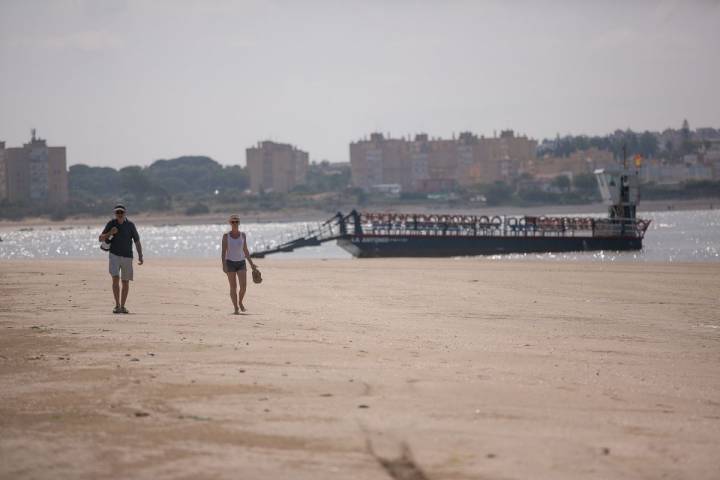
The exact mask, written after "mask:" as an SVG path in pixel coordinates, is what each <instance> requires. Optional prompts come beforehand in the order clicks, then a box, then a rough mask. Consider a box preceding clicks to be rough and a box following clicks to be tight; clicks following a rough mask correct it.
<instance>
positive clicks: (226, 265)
mask: <svg viewBox="0 0 720 480" xmlns="http://www.w3.org/2000/svg"><path fill="white" fill-rule="evenodd" d="M229 223H230V232H228V233H225V234H223V237H222V248H221V249H220V250H221V257H222V267H223V272H225V273H226V274H227V277H228V282H229V283H230V299H231V300H232V304H233V307H235V315H238V314H239V313H240V310H242V311H243V312H244V311H245V305H243V298H245V290H246V289H247V267H246V266H245V262H246V261H247V262H248V263H250V267H252V269H253V270H255V269H256V268H257V267H255V264H254V263H253V261H252V259H251V258H250V252H249V251H248V248H247V242H246V240H245V233H243V232H241V231H240V229H239V227H240V216H239V215H230V220H229ZM238 284H239V285H240V288H239V289H238Z"/></svg>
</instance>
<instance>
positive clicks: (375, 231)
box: [348, 213, 649, 238]
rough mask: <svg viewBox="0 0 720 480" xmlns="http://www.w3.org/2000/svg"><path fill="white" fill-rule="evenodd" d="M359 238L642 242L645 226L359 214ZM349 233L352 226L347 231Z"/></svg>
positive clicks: (575, 219)
mask: <svg viewBox="0 0 720 480" xmlns="http://www.w3.org/2000/svg"><path fill="white" fill-rule="evenodd" d="M359 220H360V227H361V231H362V233H363V235H373V236H381V235H390V236H393V235H403V236H414V235H419V236H443V237H457V236H530V237H535V236H572V237H575V236H583V237H597V236H632V237H640V238H642V237H643V236H644V234H645V230H646V229H647V227H648V225H649V222H648V221H645V220H641V219H634V218H612V219H610V218H593V217H580V216H567V217H554V216H522V217H517V216H506V215H503V216H497V215H496V216H492V217H489V216H468V215H421V214H382V213H363V214H361V215H360V216H359ZM348 228H349V229H352V228H353V227H352V225H351V226H349V227H348Z"/></svg>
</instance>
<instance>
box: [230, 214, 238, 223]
mask: <svg viewBox="0 0 720 480" xmlns="http://www.w3.org/2000/svg"><path fill="white" fill-rule="evenodd" d="M228 220H229V221H231V222H232V221H236V222H239V221H240V215H238V214H237V213H233V214H232V215H230V218H229V219H228Z"/></svg>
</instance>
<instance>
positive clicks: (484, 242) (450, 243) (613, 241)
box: [337, 235, 642, 258]
mask: <svg viewBox="0 0 720 480" xmlns="http://www.w3.org/2000/svg"><path fill="white" fill-rule="evenodd" d="M337 242H338V245H339V246H340V247H341V248H343V249H344V250H346V251H347V252H349V253H351V254H352V255H353V256H355V257H358V258H373V257H459V256H474V255H502V254H508V253H558V252H583V251H599V250H640V249H642V238H638V237H557V236H545V237H542V236H533V237H522V236H507V237H504V236H478V237H447V236H442V237H441V236H437V237H433V236H427V237H422V236H401V235H397V236H395V235H392V236H381V235H378V236H374V235H373V236H368V235H363V236H348V237H346V238H341V239H338V241H337Z"/></svg>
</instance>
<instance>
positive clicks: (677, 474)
mask: <svg viewBox="0 0 720 480" xmlns="http://www.w3.org/2000/svg"><path fill="white" fill-rule="evenodd" d="M261 266H262V269H263V274H264V277H265V282H264V283H263V284H262V285H259V286H256V285H251V286H250V288H249V293H248V298H247V301H246V303H247V306H248V314H247V315H242V316H234V315H230V312H231V307H230V301H229V299H228V298H227V292H226V283H227V282H226V280H225V277H224V274H223V273H222V272H221V271H220V269H219V260H218V261H187V262H185V261H179V260H172V261H170V260H155V259H149V260H148V263H147V264H146V265H144V266H136V281H135V282H134V283H133V284H132V288H133V290H132V291H131V293H130V300H129V302H128V308H129V309H130V310H131V312H132V313H131V314H130V315H113V314H112V313H110V311H111V309H112V299H111V293H110V289H109V286H110V284H109V276H108V275H107V273H106V265H105V263H104V262H98V261H90V260H88V261H70V260H67V261H63V260H56V261H2V262H0V331H1V332H2V333H1V335H0V432H1V435H0V478H3V479H4V478H12V479H22V478H34V479H44V478H48V479H49V478H52V479H57V478H73V479H76V478H79V479H85V478H87V479H101V478H133V479H144V478H147V479H164V478H168V479H170V478H173V479H176V478H187V479H199V478H208V479H210V478H212V479H225V478H227V479H237V478H243V479H260V478H262V479H276V478H277V479H285V478H293V479H338V478H360V479H389V478H402V479H414V480H417V479H420V478H430V479H528V478H533V479H543V478H547V479H578V478H592V479H609V478H647V479H655V478H692V479H715V478H719V477H720V458H719V457H718V456H717V451H718V445H720V368H719V367H720V314H719V313H718V312H720V308H719V307H720V300H719V299H720V265H710V264H706V265H702V264H693V265H679V264H670V265H668V264H655V265H654V264H599V263H592V264H584V263H552V262H542V263H541V262H530V263H523V262H502V261H493V260H488V259H463V260H421V259H414V260H353V261H342V260H340V261H319V260H312V261H310V260H303V261H300V260H296V261H290V260H283V261H279V260H275V261H273V260H266V261H263V262H261ZM404 445H405V446H407V450H408V452H406V454H405V458H401V452H402V449H403V446H404Z"/></svg>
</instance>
